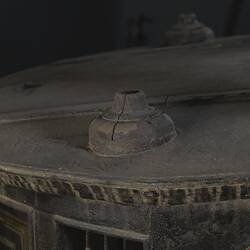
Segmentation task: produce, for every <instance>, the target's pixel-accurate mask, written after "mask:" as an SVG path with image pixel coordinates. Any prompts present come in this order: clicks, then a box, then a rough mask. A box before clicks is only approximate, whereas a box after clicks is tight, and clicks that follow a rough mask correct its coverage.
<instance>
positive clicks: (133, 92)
mask: <svg viewBox="0 0 250 250" xmlns="http://www.w3.org/2000/svg"><path fill="white" fill-rule="evenodd" d="M139 92H140V90H136V89H131V90H126V91H122V92H121V94H124V95H134V94H137V93H139Z"/></svg>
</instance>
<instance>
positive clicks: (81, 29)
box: [0, 0, 250, 75]
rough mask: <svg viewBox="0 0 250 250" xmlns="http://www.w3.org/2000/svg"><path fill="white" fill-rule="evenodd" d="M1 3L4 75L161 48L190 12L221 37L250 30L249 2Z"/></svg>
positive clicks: (1, 68) (0, 53)
mask: <svg viewBox="0 0 250 250" xmlns="http://www.w3.org/2000/svg"><path fill="white" fill-rule="evenodd" d="M0 5H1V6H0V31H1V32H0V75H6V74H9V73H12V72H16V71H19V70H22V69H25V68H28V67H31V66H35V65H39V64H45V63H48V62H51V61H55V60H59V59H64V58H71V57H77V56H83V55H89V54H94V53H99V52H102V51H110V50H117V49H123V48H127V47H134V46H152V47H158V46H159V45H160V41H161V36H162V34H164V32H165V31H167V30H168V29H169V28H171V27H172V26H173V25H174V24H175V23H176V20H177V15H178V14H179V13H185V12H194V13H196V14H197V16H198V18H199V20H200V21H201V22H203V23H205V24H206V25H207V26H209V27H211V28H212V29H213V30H214V31H215V34H216V36H217V37H222V36H231V35H242V34H250V25H249V23H250V15H249V13H250V1H247V0H219V1H218V0H203V1H201V0H188V1H184V0H174V1H166V0H157V1H152V0H106V1H100V0H91V1H90V0H89V1H86V0H71V1H69V0H60V1H59V0H52V1H51V0H35V1H34V0H4V1H1V2H0ZM142 31H143V36H142V35H141V33H142Z"/></svg>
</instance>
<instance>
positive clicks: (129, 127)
mask: <svg viewBox="0 0 250 250" xmlns="http://www.w3.org/2000/svg"><path fill="white" fill-rule="evenodd" d="M174 136H176V131H175V127H174V123H173V121H172V120H171V118H170V117H169V116H168V115H166V114H164V113H162V112H161V111H160V110H158V109H156V108H153V107H150V106H149V105H148V104H147V101H146V97H145V94H144V92H143V91H141V90H129V91H122V92H118V93H116V95H115V97H114V102H113V105H112V108H111V109H109V110H108V111H107V112H104V113H103V114H101V115H99V116H98V117H97V118H96V119H95V120H94V121H92V123H91V125H90V128H89V147H90V149H91V150H92V151H93V152H95V153H96V154H98V155H102V156H122V155H128V154H134V153H139V152H144V151H147V150H150V149H151V148H154V147H157V146H160V145H161V144H163V143H165V142H168V141H169V140H170V139H172V138H173V137H174Z"/></svg>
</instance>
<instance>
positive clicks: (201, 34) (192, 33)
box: [162, 13, 215, 46]
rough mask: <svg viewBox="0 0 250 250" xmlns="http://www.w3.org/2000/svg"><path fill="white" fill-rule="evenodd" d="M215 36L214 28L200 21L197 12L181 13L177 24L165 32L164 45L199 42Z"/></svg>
mask: <svg viewBox="0 0 250 250" xmlns="http://www.w3.org/2000/svg"><path fill="white" fill-rule="evenodd" d="M214 37H215V34H214V32H213V30H212V29H210V28H209V27H207V26H205V25H204V24H203V23H201V22H199V21H198V19H197V16H196V14H194V13H189V14H180V15H179V16H178V21H177V24H176V25H175V26H174V27H173V28H171V29H170V30H169V31H168V32H166V33H165V35H164V39H163V43H162V45H163V46H176V45H184V44H191V43H199V42H205V41H208V40H211V39H213V38H214Z"/></svg>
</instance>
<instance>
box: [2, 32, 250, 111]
mask: <svg viewBox="0 0 250 250" xmlns="http://www.w3.org/2000/svg"><path fill="white" fill-rule="evenodd" d="M249 75H250V37H249V36H245V37H235V38H227V39H217V40H215V41H213V42H209V43H205V44H200V45H192V46H183V47H175V48H158V49H135V50H125V51H117V52H112V53H104V54H100V55H96V56H88V57H83V58H76V59H71V60H65V61H60V62H56V63H53V64H49V65H46V66H41V67H37V68H33V69H29V70H26V71H23V72H19V73H16V74H14V75H10V76H7V77H4V78H2V79H1V80H0V112H11V111H21V110H30V109H44V108H53V107H54V108H55V107H62V106H68V105H79V104H81V105H86V104H93V103H97V104H98V103H102V102H107V101H110V100H111V99H112V98H113V95H114V93H115V92H116V91H117V90H120V89H142V90H144V91H145V92H146V94H147V95H148V96H150V97H152V96H169V95H179V94H194V93H208V92H209V93H211V92H221V91H223V92H225V91H233V90H245V89H250V82H249V78H250V77H249Z"/></svg>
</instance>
